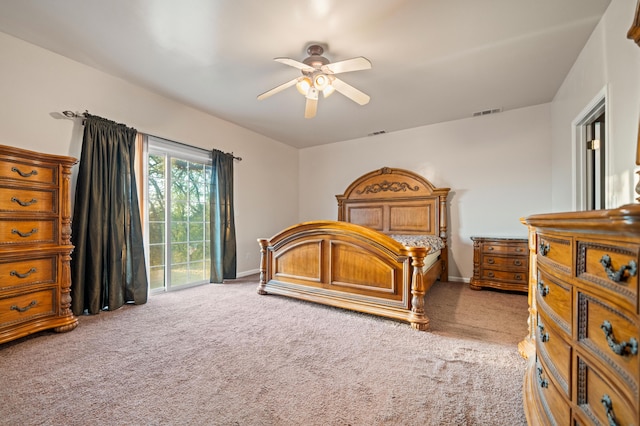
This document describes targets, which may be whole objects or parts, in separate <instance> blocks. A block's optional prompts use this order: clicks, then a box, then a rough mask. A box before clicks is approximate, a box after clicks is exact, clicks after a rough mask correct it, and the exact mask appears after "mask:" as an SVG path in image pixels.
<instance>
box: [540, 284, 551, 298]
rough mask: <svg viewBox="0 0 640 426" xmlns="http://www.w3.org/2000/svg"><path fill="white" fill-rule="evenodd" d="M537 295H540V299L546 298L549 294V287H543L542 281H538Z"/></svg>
mask: <svg viewBox="0 0 640 426" xmlns="http://www.w3.org/2000/svg"><path fill="white" fill-rule="evenodd" d="M538 293H540V296H542V297H547V294H549V286H546V285H544V283H543V282H542V281H538Z"/></svg>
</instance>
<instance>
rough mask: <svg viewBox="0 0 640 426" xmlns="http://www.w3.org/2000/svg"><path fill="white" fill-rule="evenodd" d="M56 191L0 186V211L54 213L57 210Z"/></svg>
mask: <svg viewBox="0 0 640 426" xmlns="http://www.w3.org/2000/svg"><path fill="white" fill-rule="evenodd" d="M56 192H57V191H56V190H37V189H24V188H5V187H0V211H3V212H15V213H24V212H26V213H48V214H55V213H56V212H57V210H58V209H57V194H56Z"/></svg>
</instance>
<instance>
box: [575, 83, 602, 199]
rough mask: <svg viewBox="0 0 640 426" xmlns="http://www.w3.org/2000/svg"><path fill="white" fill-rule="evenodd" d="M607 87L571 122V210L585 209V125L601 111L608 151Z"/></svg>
mask: <svg viewBox="0 0 640 426" xmlns="http://www.w3.org/2000/svg"><path fill="white" fill-rule="evenodd" d="M607 98H608V87H607V86H604V87H603V88H602V89H600V91H599V92H598V93H597V94H596V96H595V97H594V98H593V99H591V101H590V102H589V103H587V105H586V106H585V107H584V108H583V109H582V111H580V113H579V114H578V115H577V117H576V118H575V119H574V120H573V121H572V122H571V128H572V139H573V144H572V150H571V151H572V152H571V157H572V163H573V167H572V168H573V173H572V185H571V186H572V209H573V210H586V209H587V196H586V185H585V181H586V174H587V170H586V166H585V163H586V150H587V142H586V135H587V131H586V125H587V124H589V123H591V122H592V121H593V120H595V119H596V118H597V117H599V116H600V115H601V114H602V113H604V114H605V116H604V123H605V124H604V127H605V128H604V134H605V138H604V143H603V145H604V150H605V151H604V152H605V153H610V152H611V150H610V149H609V147H610V142H609V141H610V139H611V138H610V137H609V127H610V126H609V115H610V114H609V108H608V101H607ZM610 157H611V156H610V155H608V154H605V159H604V162H605V166H604V177H603V178H604V179H605V180H606V179H607V177H608V176H609V159H610ZM605 191H606V192H605V207H607V208H608V207H610V206H609V205H608V204H609V197H608V196H607V195H606V194H607V193H608V192H609V188H608V183H607V182H605Z"/></svg>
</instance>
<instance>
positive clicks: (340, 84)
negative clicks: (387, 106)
mask: <svg viewBox="0 0 640 426" xmlns="http://www.w3.org/2000/svg"><path fill="white" fill-rule="evenodd" d="M331 85H332V86H333V88H334V89H336V90H337V91H338V92H340V93H342V94H343V95H345V96H346V97H347V98H349V99H351V100H352V101H354V102H355V103H357V104H360V105H366V104H368V103H369V99H371V98H370V97H369V95H367V94H365V93H363V92H361V91H359V90H358V89H356V88H355V87H353V86H351V85H349V84H347V83H345V82H344V81H342V80H340V79H339V78H336V77H333V79H332V83H331Z"/></svg>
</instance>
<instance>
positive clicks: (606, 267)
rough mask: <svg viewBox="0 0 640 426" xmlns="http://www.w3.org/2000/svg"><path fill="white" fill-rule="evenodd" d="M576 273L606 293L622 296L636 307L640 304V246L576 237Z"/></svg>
mask: <svg viewBox="0 0 640 426" xmlns="http://www.w3.org/2000/svg"><path fill="white" fill-rule="evenodd" d="M576 248H577V253H576V256H577V259H576V276H577V277H578V278H579V280H580V281H582V282H584V283H585V284H586V285H589V286H593V284H596V285H597V287H598V289H597V290H596V291H602V292H603V295H605V296H606V295H607V293H608V295H609V296H610V298H616V299H620V298H622V299H623V300H624V302H625V304H626V307H628V308H629V309H630V310H632V311H636V309H637V308H638V271H637V268H638V260H639V259H640V246H638V245H636V244H623V243H620V242H614V243H612V244H607V243H605V242H603V241H599V242H596V241H585V240H578V241H576Z"/></svg>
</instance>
